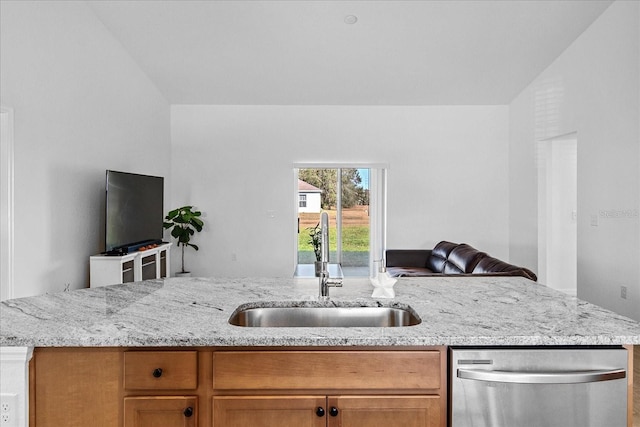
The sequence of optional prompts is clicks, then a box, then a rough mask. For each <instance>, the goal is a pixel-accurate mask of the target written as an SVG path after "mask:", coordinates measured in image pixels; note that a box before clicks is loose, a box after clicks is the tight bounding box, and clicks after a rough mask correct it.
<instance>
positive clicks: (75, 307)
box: [0, 276, 640, 347]
mask: <svg viewBox="0 0 640 427" xmlns="http://www.w3.org/2000/svg"><path fill="white" fill-rule="evenodd" d="M394 289H395V291H396V298H393V299H375V298H371V292H372V290H373V287H372V286H371V285H370V283H369V281H368V279H359V280H358V279H346V280H345V283H344V286H343V287H342V288H331V290H330V292H331V302H330V303H329V304H337V305H356V306H407V305H408V306H410V307H411V308H413V309H414V310H415V312H416V313H417V314H418V316H419V317H420V318H421V319H422V323H421V324H419V325H416V326H410V327H389V328H379V327H374V328H361V327H358V328H247V327H238V326H233V325H230V324H229V323H228V322H227V321H228V319H229V317H230V316H231V315H232V313H233V312H234V310H235V309H236V308H237V307H238V306H240V305H243V304H247V303H251V304H252V305H253V306H269V305H278V304H280V305H283V304H284V305H287V304H289V303H290V302H295V303H296V305H300V306H305V305H317V304H319V303H318V301H317V294H318V282H317V279H292V278H284V279H273V278H271V279H269V278H241V279H240V278H227V279H225V278H171V279H160V280H149V281H144V282H138V283H132V284H126V285H114V286H106V287H100V288H93V289H81V290H76V291H71V292H61V293H56V294H49V295H42V296H37V297H29V298H20V299H13V300H8V301H4V302H2V303H0V346H10V347H11V346H15V347H18V346H20V347H157V346H171V347H173V346H177V347H183V346H188V347H199V346H329V347H334V346H424V345H461V346H472V345H474V346H475V345H618V344H640V323H638V322H636V321H634V320H631V319H629V318H626V317H624V316H620V315H618V314H615V313H613V312H611V311H609V310H605V309H603V308H601V307H598V306H595V305H593V304H590V303H587V302H585V301H582V300H579V299H576V298H574V297H570V296H567V295H565V294H562V293H560V292H557V291H554V290H552V289H549V288H547V287H545V286H542V285H539V284H536V283H534V282H531V281H529V280H527V279H524V278H519V277H482V276H480V277H461V278H455V277H453V278H452V277H441V278H438V277H429V278H401V279H399V281H398V283H396V285H395V287H394Z"/></svg>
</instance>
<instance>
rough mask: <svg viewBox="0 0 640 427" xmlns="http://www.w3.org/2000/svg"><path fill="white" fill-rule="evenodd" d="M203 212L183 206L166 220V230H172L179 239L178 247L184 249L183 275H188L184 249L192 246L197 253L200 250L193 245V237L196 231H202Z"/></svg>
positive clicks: (172, 234) (164, 224)
mask: <svg viewBox="0 0 640 427" xmlns="http://www.w3.org/2000/svg"><path fill="white" fill-rule="evenodd" d="M200 216H202V212H200V211H196V210H193V206H182V207H181V208H178V209H174V210H172V211H169V213H168V214H167V216H166V217H165V218H164V223H163V226H164V228H165V229H171V236H173V237H174V238H176V239H178V246H179V247H182V271H181V273H188V271H186V270H185V269H184V249H185V248H186V247H189V246H191V247H192V248H193V249H195V250H196V251H197V250H198V249H199V248H198V245H194V244H193V243H191V236H193V235H194V234H195V233H196V231H197V232H200V231H202V227H203V226H204V221H202V219H200Z"/></svg>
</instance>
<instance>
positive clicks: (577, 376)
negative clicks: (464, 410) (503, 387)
mask: <svg viewBox="0 0 640 427" xmlns="http://www.w3.org/2000/svg"><path fill="white" fill-rule="evenodd" d="M626 376H627V371H626V370H625V369H614V370H610V371H606V370H595V371H557V372H556V371H531V372H526V371H523V372H518V371H487V370H481V369H462V368H460V369H458V378H462V379H467V380H475V381H488V382H495V383H517V384H579V383H594V382H599V381H611V380H618V379H622V378H626Z"/></svg>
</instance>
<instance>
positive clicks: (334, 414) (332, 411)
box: [329, 406, 338, 417]
mask: <svg viewBox="0 0 640 427" xmlns="http://www.w3.org/2000/svg"><path fill="white" fill-rule="evenodd" d="M329 415H331V416H332V417H337V416H338V408H336V407H335V406H332V407H331V409H329Z"/></svg>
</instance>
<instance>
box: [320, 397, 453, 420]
mask: <svg viewBox="0 0 640 427" xmlns="http://www.w3.org/2000/svg"><path fill="white" fill-rule="evenodd" d="M441 399H443V398H442V397H440V396H335V397H329V399H328V404H327V407H328V412H329V418H328V426H329V427H388V426H402V427H440V426H442V425H444V423H443V420H442V418H441V406H442V405H443V401H442V400H441ZM334 414H335V415H334Z"/></svg>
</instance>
